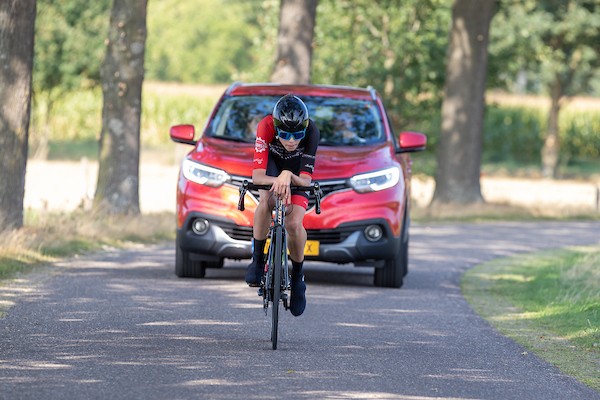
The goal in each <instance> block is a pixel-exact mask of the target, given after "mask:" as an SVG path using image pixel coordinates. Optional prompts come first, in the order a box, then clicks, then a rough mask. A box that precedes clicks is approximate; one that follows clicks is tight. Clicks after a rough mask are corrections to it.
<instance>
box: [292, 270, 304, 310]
mask: <svg viewBox="0 0 600 400" xmlns="http://www.w3.org/2000/svg"><path fill="white" fill-rule="evenodd" d="M291 288H292V296H291V299H290V312H291V313H292V315H293V316H294V317H298V316H300V315H302V313H303V312H304V309H305V308H306V284H305V283H304V274H302V273H300V274H295V273H292V285H291Z"/></svg>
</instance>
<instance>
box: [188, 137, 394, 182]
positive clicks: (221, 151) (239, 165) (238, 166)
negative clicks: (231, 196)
mask: <svg viewBox="0 0 600 400" xmlns="http://www.w3.org/2000/svg"><path fill="white" fill-rule="evenodd" d="M190 158H191V159H193V160H195V161H198V162H200V163H202V164H206V165H210V166H213V167H216V168H220V169H223V170H225V171H226V172H227V173H228V174H230V175H237V176H252V160H253V158H254V145H253V144H252V143H241V142H232V141H227V140H222V139H214V138H208V137H205V138H202V139H201V140H200V141H199V142H198V146H197V148H196V151H194V152H192V154H191V155H190ZM394 161H395V157H394V154H393V151H392V150H391V149H390V146H389V144H387V143H380V144H376V145H370V146H343V147H342V146H320V147H319V148H318V150H317V160H316V163H315V174H314V176H313V179H315V180H331V179H346V178H350V177H352V176H353V175H356V174H359V173H363V172H369V171H374V170H378V169H382V168H385V167H388V166H390V165H392V164H393V163H394Z"/></svg>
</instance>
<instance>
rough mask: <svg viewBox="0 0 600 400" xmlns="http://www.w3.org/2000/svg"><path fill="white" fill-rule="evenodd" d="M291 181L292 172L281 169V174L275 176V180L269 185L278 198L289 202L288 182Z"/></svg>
mask: <svg viewBox="0 0 600 400" xmlns="http://www.w3.org/2000/svg"><path fill="white" fill-rule="evenodd" d="M291 183H292V172H291V171H287V170H285V171H282V172H281V174H279V176H278V177H277V178H275V182H273V186H272V187H271V192H273V193H274V194H275V195H277V196H278V197H279V198H280V199H283V200H284V201H285V203H286V204H288V203H289V202H290V198H291V192H290V184H291Z"/></svg>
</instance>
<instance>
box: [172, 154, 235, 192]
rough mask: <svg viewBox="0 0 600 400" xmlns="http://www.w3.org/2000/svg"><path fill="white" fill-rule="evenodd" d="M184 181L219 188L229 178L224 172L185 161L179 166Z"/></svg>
mask: <svg viewBox="0 0 600 400" xmlns="http://www.w3.org/2000/svg"><path fill="white" fill-rule="evenodd" d="M181 171H182V172H183V176H184V177H185V179H187V180H189V181H192V182H196V183H199V184H200V185H206V186H210V187H219V186H221V185H222V184H224V183H225V182H227V181H228V180H229V179H230V177H229V174H227V173H226V172H225V171H223V170H220V169H217V168H212V167H209V166H206V165H202V164H199V163H197V162H195V161H192V160H188V159H185V160H183V164H182V165H181Z"/></svg>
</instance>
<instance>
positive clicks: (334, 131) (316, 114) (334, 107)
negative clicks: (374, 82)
mask: <svg viewBox="0 0 600 400" xmlns="http://www.w3.org/2000/svg"><path fill="white" fill-rule="evenodd" d="M306 104H307V107H308V111H309V114H310V116H311V118H312V119H313V120H314V121H315V122H316V124H317V126H318V127H319V130H320V131H321V142H320V144H321V145H329V146H361V145H368V144H373V143H378V142H381V141H383V140H385V137H384V132H383V128H382V126H381V119H380V117H379V113H378V112H377V108H376V107H375V104H374V103H373V102H370V101H362V100H354V99H344V98H328V97H319V98H311V99H310V100H308V101H307V102H306Z"/></svg>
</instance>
